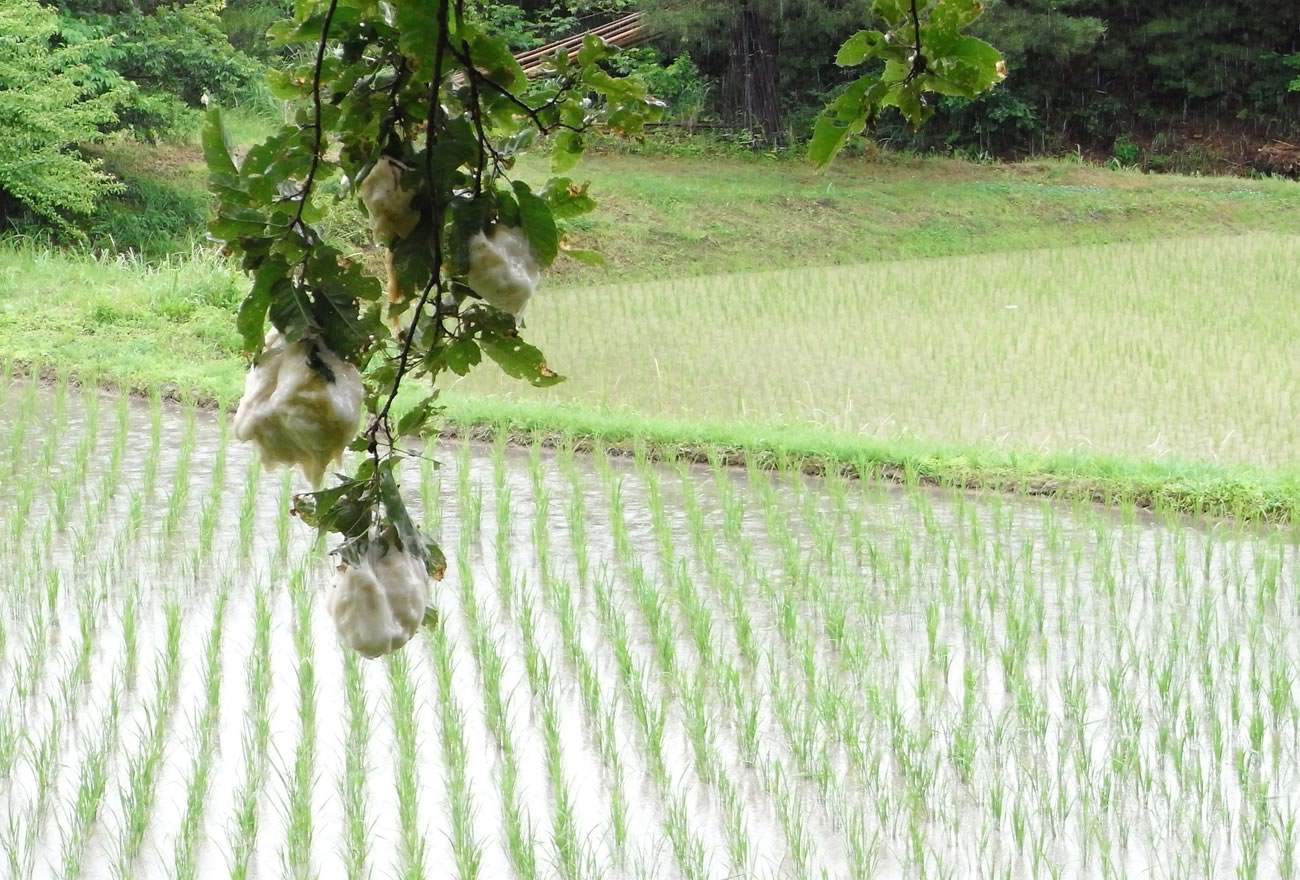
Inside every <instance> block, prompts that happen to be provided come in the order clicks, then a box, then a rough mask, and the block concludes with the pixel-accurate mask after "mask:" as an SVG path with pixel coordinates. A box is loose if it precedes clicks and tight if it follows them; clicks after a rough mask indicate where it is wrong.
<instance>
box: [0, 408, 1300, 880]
mask: <svg viewBox="0 0 1300 880" xmlns="http://www.w3.org/2000/svg"><path fill="white" fill-rule="evenodd" d="M228 440H229V437H228V432H227V430H226V428H225V426H224V424H223V422H222V421H221V420H220V419H219V418H218V417H216V416H213V415H211V414H208V413H203V412H196V411H194V410H186V409H183V408H173V407H164V406H162V405H161V404H159V403H157V402H155V403H154V404H153V405H149V404H141V403H138V402H134V401H129V400H126V399H123V398H116V397H109V396H101V395H98V394H94V393H83V392H81V391H79V390H76V389H69V388H67V387H66V386H65V387H56V388H53V389H48V388H41V387H38V386H36V385H33V384H29V383H19V384H15V385H12V386H9V387H7V388H5V389H3V400H2V402H0V487H3V491H0V570H2V571H3V572H4V577H3V580H2V581H0V876H3V877H10V878H29V877H30V878H48V877H61V878H77V877H82V878H155V877H157V878H164V877H165V878H172V877H176V878H208V877H241V878H272V877H274V878H280V877H289V878H366V877H374V878H423V877H438V878H443V877H447V878H452V877H455V878H460V880H468V878H472V877H478V878H484V880H495V878H511V877H518V878H522V880H531V878H534V877H537V878H592V880H597V878H623V877H626V878H665V880H667V878H688V880H694V878H712V880H723V878H749V877H755V878H823V877H826V878H870V877H906V878H912V877H916V878H922V877H925V878H930V877H952V878H967V877H971V878H974V877H981V878H983V877H987V878H1004V877H1005V878H1062V877H1139V876H1142V877H1171V878H1175V877H1176V878H1181V877H1290V876H1294V875H1295V873H1296V859H1297V853H1296V844H1297V837H1296V833H1297V829H1296V819H1297V811H1298V810H1300V788H1298V785H1300V778H1298V777H1300V773H1298V772H1297V771H1298V770H1300V759H1298V756H1297V747H1298V746H1300V703H1298V702H1297V683H1296V673H1297V668H1298V666H1297V663H1298V661H1300V658H1298V656H1297V655H1298V653H1300V638H1297V635H1296V632H1297V620H1298V612H1300V579H1298V577H1297V574H1298V573H1300V552H1298V551H1297V543H1296V537H1295V534H1294V533H1293V532H1291V531H1268V532H1263V531H1255V530H1246V529H1244V528H1240V527H1237V526H1234V525H1231V524H1222V523H1203V522H1189V521H1180V520H1168V521H1166V520H1157V519H1154V518H1152V517H1150V516H1148V515H1146V514H1143V513H1139V512H1134V511H1128V512H1124V511H1118V512H1116V511H1106V510H1102V509H1099V508H1095V507H1091V506H1087V505H1073V506H1069V505H1066V506H1060V505H1053V504H1050V503H1047V502H1033V501H1025V500H1020V499H1013V498H1010V497H1002V496H975V495H969V494H963V493H959V492H955V491H944V490H933V491H932V490H923V489H920V488H908V487H901V488H900V487H893V486H889V485H885V484H882V483H876V482H871V481H867V482H856V481H846V480H842V479H835V478H829V479H824V480H813V479H808V478H804V477H802V476H798V475H797V474H794V473H792V472H774V473H763V472H748V473H747V472H745V471H738V470H734V469H728V468H725V467H722V466H721V465H717V466H712V467H710V466H701V465H689V464H671V463H670V464H655V463H652V462H650V461H648V460H647V459H646V458H645V457H644V456H633V457H627V458H614V457H608V456H605V455H603V454H600V453H597V454H595V455H586V454H581V453H575V452H574V451H573V450H572V449H566V448H563V447H561V448H559V449H555V450H551V449H543V448H541V447H540V446H534V447H531V448H515V447H507V446H505V445H504V444H495V445H492V444H489V445H481V444H473V443H460V442H447V443H441V444H437V445H432V446H430V447H429V449H428V450H425V451H421V453H420V456H421V457H413V458H412V460H411V462H410V466H409V468H408V470H407V479H406V483H407V491H408V494H409V495H410V497H411V498H412V499H413V500H414V499H417V498H418V500H419V505H418V507H419V509H420V515H421V516H422V518H423V520H424V524H425V527H426V528H428V529H429V530H430V531H431V532H433V533H434V534H437V535H439V536H440V537H441V541H442V543H443V546H444V548H445V549H446V551H447V555H448V559H449V569H448V574H447V577H446V579H445V580H444V581H443V582H442V583H441V584H439V585H438V587H437V590H436V593H435V602H436V604H437V606H438V608H439V610H440V612H441V615H442V625H441V626H440V627H439V628H438V629H436V630H433V631H429V632H425V633H423V634H422V635H421V636H419V637H418V638H417V640H416V641H414V642H412V643H411V644H410V645H409V646H408V647H407V648H406V649H405V650H404V651H402V652H400V653H399V654H397V655H395V656H393V657H391V658H388V659H386V660H383V661H373V662H372V661H365V660H361V659H359V658H357V657H356V656H355V655H353V654H350V653H346V652H344V651H342V650H341V649H340V648H339V647H338V645H337V643H336V641H335V638H334V633H333V627H332V623H331V621H330V619H329V617H328V615H327V614H326V612H325V598H326V594H327V590H329V589H330V584H331V576H332V572H333V567H332V565H331V563H330V560H329V557H328V555H327V552H326V550H327V548H324V547H322V546H321V545H320V544H318V543H316V542H315V541H314V536H313V535H312V534H311V533H310V532H309V531H308V530H307V529H306V528H304V527H303V526H302V525H301V524H299V523H298V522H296V521H295V520H293V519H292V518H291V517H290V516H289V514H288V510H289V507H290V501H291V497H292V493H293V492H294V491H298V490H301V489H302V488H303V487H302V486H300V485H299V484H297V483H296V482H295V479H296V478H294V479H290V478H288V477H285V476H284V475H282V474H263V473H262V472H261V471H260V470H259V468H258V467H257V465H256V463H255V461H253V460H252V458H251V457H250V455H249V453H248V452H247V451H246V450H245V449H244V448H242V447H240V446H238V445H236V444H233V443H229V442H228ZM426 453H427V455H426ZM428 456H436V457H437V458H439V459H440V460H441V461H442V466H441V467H440V468H437V467H435V466H434V465H433V463H432V461H431V459H430V458H429V457H428Z"/></svg>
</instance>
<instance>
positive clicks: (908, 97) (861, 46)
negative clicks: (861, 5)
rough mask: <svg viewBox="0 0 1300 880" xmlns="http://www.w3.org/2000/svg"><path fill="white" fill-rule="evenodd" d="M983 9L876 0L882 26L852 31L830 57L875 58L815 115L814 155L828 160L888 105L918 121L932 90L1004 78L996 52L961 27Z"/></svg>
mask: <svg viewBox="0 0 1300 880" xmlns="http://www.w3.org/2000/svg"><path fill="white" fill-rule="evenodd" d="M983 11H984V6H983V4H982V3H981V2H980V0H910V2H909V0H876V2H875V3H874V4H872V13H873V14H874V15H875V17H876V18H878V19H879V20H881V21H882V22H884V24H885V27H886V30H883V31H880V30H874V29H867V30H861V31H858V32H857V33H856V34H854V35H853V36H851V37H850V38H849V39H848V40H847V41H846V42H845V43H844V45H843V46H841V47H840V51H839V53H838V54H837V55H836V56H835V62H836V64H839V65H840V66H841V67H857V66H858V65H861V64H863V63H866V62H874V63H872V64H871V68H870V70H869V72H868V73H866V74H864V75H862V76H860V77H858V78H857V79H856V80H854V81H853V82H852V83H850V84H849V86H848V87H847V88H846V89H844V91H843V92H842V93H841V94H840V95H839V96H838V97H837V98H836V99H835V100H834V101H832V102H831V103H830V105H829V106H827V108H826V110H825V111H824V112H823V113H822V114H821V116H819V117H818V118H817V127H816V128H815V129H814V130H813V136H812V141H811V144H810V147H809V150H810V153H811V156H812V159H813V161H814V162H816V163H818V164H819V165H825V164H826V163H828V162H830V161H831V159H833V158H834V157H835V155H836V154H837V153H838V152H839V151H840V150H841V149H843V147H844V144H845V142H846V141H847V140H848V138H850V137H852V136H853V135H855V134H857V133H859V132H861V131H862V130H863V129H864V128H867V127H870V126H872V125H873V124H875V122H876V120H877V119H878V118H879V116H880V113H881V112H882V111H883V110H885V109H887V108H892V109H894V110H896V111H897V112H898V113H899V115H900V116H902V117H903V119H905V120H906V121H907V122H908V124H909V125H911V126H912V127H913V128H920V127H921V126H922V125H923V124H924V123H925V122H927V121H928V120H929V119H930V117H932V116H933V115H934V104H933V99H932V96H934V95H947V96H949V97H958V98H966V99H971V98H976V97H978V96H980V95H981V94H983V93H984V92H987V91H988V90H989V89H990V88H992V87H993V86H994V85H995V84H997V83H999V82H1001V81H1002V80H1003V79H1005V78H1006V75H1007V68H1006V62H1004V61H1003V60H1002V55H1001V53H999V52H998V50H997V49H994V48H993V47H992V46H991V45H989V44H988V43H986V42H984V41H983V40H981V39H979V38H978V37H972V36H970V35H968V34H965V33H963V30H964V29H965V28H966V27H968V26H969V25H970V24H971V23H972V22H974V21H975V20H976V19H978V18H979V16H980V14H981V13H982V12H983ZM878 63H883V65H884V66H883V68H879V69H878Z"/></svg>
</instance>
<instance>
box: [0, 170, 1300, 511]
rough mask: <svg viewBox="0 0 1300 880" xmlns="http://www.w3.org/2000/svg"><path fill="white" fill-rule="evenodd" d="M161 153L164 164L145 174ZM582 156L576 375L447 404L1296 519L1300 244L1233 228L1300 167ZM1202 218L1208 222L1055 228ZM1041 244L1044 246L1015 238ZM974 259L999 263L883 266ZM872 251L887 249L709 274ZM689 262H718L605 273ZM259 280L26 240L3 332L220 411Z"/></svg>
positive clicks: (817, 459)
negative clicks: (1208, 171)
mask: <svg viewBox="0 0 1300 880" xmlns="http://www.w3.org/2000/svg"><path fill="white" fill-rule="evenodd" d="M185 155H187V154H186V152H185V150H183V149H181V148H173V149H172V150H171V151H170V152H164V153H159V154H156V155H155V156H153V157H151V158H141V157H139V156H136V157H135V158H134V159H133V161H136V162H137V166H136V168H137V174H138V175H139V176H140V177H141V178H142V179H149V178H150V175H151V174H152V175H153V177H152V179H154V180H156V181H164V182H165V183H166V185H167V186H170V187H171V188H172V189H174V190H175V191H177V192H183V191H189V192H191V193H192V192H193V190H194V187H195V185H196V181H201V171H200V170H198V169H197V168H196V167H195V166H194V165H193V157H192V155H190V158H189V159H185V158H184V157H185ZM160 161H161V162H165V163H166V166H167V168H168V169H169V170H168V171H167V173H166V174H159V173H157V172H156V171H155V170H151V169H149V168H147V167H144V166H145V165H147V164H148V163H149V162H153V163H155V164H156V163H158V162H160ZM168 175H170V176H168ZM584 176H585V177H588V178H590V179H591V180H592V183H593V190H594V191H596V192H598V193H599V194H600V197H601V200H602V210H601V212H600V213H599V214H597V215H596V216H595V218H593V219H592V220H591V221H590V223H589V225H588V226H587V227H586V228H584V229H582V230H580V231H579V235H582V236H590V237H591V238H592V239H593V240H597V241H599V242H600V244H601V247H602V249H603V250H604V251H605V253H606V255H607V258H608V261H609V265H608V266H606V267H605V268H602V269H586V268H580V267H573V266H569V267H565V268H563V269H562V270H561V271H560V272H559V273H557V274H558V277H557V278H554V279H552V282H551V285H550V288H551V289H549V290H548V291H547V296H546V299H545V300H539V302H538V303H537V305H536V307H535V309H534V311H533V313H532V314H531V315H530V321H531V322H532V324H533V326H531V327H530V328H529V329H530V333H531V334H532V335H533V336H534V337H535V338H537V339H538V340H539V341H541V342H542V343H543V344H544V347H545V349H546V350H547V352H548V355H549V356H550V357H551V359H552V362H553V363H554V364H555V365H556V366H557V367H558V368H560V369H561V370H563V371H564V372H566V373H568V374H570V375H571V376H572V377H573V381H572V382H571V383H569V384H568V386H567V388H564V387H563V386H562V389H563V390H557V391H556V392H553V393H551V394H549V395H539V394H535V393H531V392H528V391H522V392H521V391H519V390H518V389H507V388H506V387H505V386H504V385H503V384H501V383H496V382H494V381H492V379H491V378H490V377H489V378H485V379H479V380H476V381H475V382H474V383H472V385H469V386H465V387H463V388H461V389H457V390H456V391H454V392H453V393H452V394H451V395H449V396H448V405H449V409H448V416H449V420H450V421H451V422H452V423H455V424H457V425H462V426H463V425H467V424H473V425H482V424H487V425H495V426H504V427H507V428H510V429H513V430H522V431H530V432H533V431H541V432H558V433H565V434H579V435H589V436H593V437H599V438H601V439H602V440H603V441H605V442H612V443H632V442H636V441H643V442H646V443H648V444H650V445H652V446H655V447H658V448H662V449H664V450H665V451H669V450H682V449H686V448H698V447H712V448H721V449H723V450H725V451H726V452H725V454H726V455H728V456H730V455H737V456H739V455H744V454H756V455H760V456H778V457H780V456H792V455H793V456H799V457H803V458H805V459H807V460H808V462H809V467H810V468H812V469H816V468H817V467H821V466H824V465H825V464H828V463H829V464H834V465H849V466H851V467H854V468H858V469H875V470H882V471H885V472H888V473H890V474H893V475H903V476H907V477H911V478H916V479H920V480H933V481H939V482H949V483H956V484H962V485H976V486H996V487H1011V488H1019V489H1026V490H1030V491H1041V492H1053V493H1058V494H1065V495H1070V496H1076V497H1077V496H1085V497H1096V498H1108V499H1111V500H1121V501H1127V502H1131V503H1134V504H1138V505H1143V506H1147V505H1154V506H1160V507H1171V508H1174V509H1179V510H1203V511H1209V512H1214V513H1227V514H1234V515H1238V516H1245V517H1255V518H1269V519H1293V518H1297V512H1300V474H1298V473H1297V472H1296V469H1295V467H1294V465H1293V464H1291V462H1290V461H1289V460H1288V455H1289V454H1290V450H1294V449H1296V448H1297V443H1296V425H1297V419H1296V415H1297V412H1296V407H1297V405H1298V404H1297V401H1298V400H1300V390H1298V389H1297V387H1296V382H1297V379H1296V377H1297V376H1300V364H1298V363H1296V359H1297V357H1300V355H1297V353H1296V350H1295V347H1294V346H1293V345H1291V344H1290V343H1289V341H1288V340H1292V339H1294V338H1296V336H1297V335H1298V334H1300V328H1297V327H1296V326H1295V325H1296V321H1297V319H1296V317H1295V312H1294V310H1293V309H1289V308H1288V306H1287V302H1288V301H1289V300H1288V297H1289V296H1290V295H1291V294H1292V292H1293V291H1294V290H1295V287H1296V282H1297V280H1300V271H1298V270H1297V269H1296V268H1295V267H1296V266H1297V265H1300V261H1297V260H1296V255H1297V249H1298V248H1300V244H1297V240H1296V239H1294V238H1286V237H1282V236H1262V237H1261V236H1256V237H1245V238H1239V237H1225V236H1228V235H1230V234H1232V233H1244V232H1271V231H1286V230H1289V229H1290V228H1291V224H1292V223H1293V221H1294V218H1295V217H1296V216H1300V187H1297V186H1296V185H1294V184H1289V183H1284V182H1275V181H1244V180H1238V179H1222V180H1210V179H1199V178H1177V177H1144V176H1139V175H1133V174H1128V173H1112V172H1106V171H1102V170H1099V169H1096V168H1088V167H1083V166H1077V165H1070V164H1063V163H1036V164H1032V165H1020V166H986V165H972V164H968V163H959V162H946V161H940V160H924V161H918V160H904V159H893V160H889V161H887V162H883V163H879V164H873V163H853V162H850V163H845V164H843V165H841V166H839V167H838V168H837V169H835V170H834V171H833V172H832V173H831V174H830V175H829V176H827V177H819V176H816V175H813V174H812V173H810V172H808V171H807V170H805V169H803V168H802V167H796V166H791V165H789V164H777V163H773V162H770V161H740V160H710V161H708V162H705V163H701V162H692V161H689V160H676V159H667V158H637V157H629V156H621V155H619V156H613V155H611V156H597V157H594V158H593V159H592V161H590V162H589V163H588V164H587V165H586V166H584ZM146 208H147V206H146ZM146 213H147V212H146ZM349 220H350V217H349V214H348V212H347V211H346V210H341V211H340V212H338V214H337V216H336V218H335V222H336V223H338V224H340V225H345V224H347V223H348V222H349ZM1192 235H1197V236H1206V237H1218V238H1217V240H1211V239H1210V238H1205V239H1202V240H1200V241H1193V242H1190V243H1189V242H1182V243H1169V244H1167V245H1166V244H1158V245H1147V246H1122V247H1107V248H1085V249H1082V250H1055V249H1057V248H1063V247H1066V246H1071V245H1080V244H1102V243H1106V244H1109V243H1115V242H1132V241H1152V240H1155V239H1160V238H1166V237H1169V236H1178V237H1186V236H1192ZM1026 248H1040V249H1053V250H1046V251H1041V252H1038V253H1016V251H1023V250H1024V249H1026ZM990 253H992V255H987V254H990ZM998 253H1001V254H1002V255H1000V256H999V255H997V254H998ZM961 254H986V256H979V257H969V258H946V259H939V260H908V261H901V262H887V261H891V260H893V261H898V260H903V259H904V258H920V257H935V256H943V255H961ZM868 262H876V263H878V265H877V266H876V267H875V271H871V272H868V271H865V270H864V267H863V266H861V265H857V266H853V267H848V266H846V267H845V268H839V269H828V268H818V269H815V270H810V271H790V272H786V273H782V274H776V275H734V274H733V275H732V277H728V278H720V277H717V276H719V275H722V274H724V273H744V272H750V271H753V270H758V269H771V268H784V269H797V268H798V267H812V266H819V267H826V266H828V265H829V264H835V263H842V264H864V263H868ZM692 275H695V276H709V277H706V278H704V279H702V280H695V281H689V282H683V281H678V282H662V281H660V282H655V283H651V284H637V285H632V286H615V285H616V284H617V283H620V282H633V281H649V280H652V279H664V278H681V277H684V276H692ZM243 289H244V285H243V281H242V280H241V279H240V278H239V277H238V276H237V275H235V274H233V273H231V272H230V271H229V269H228V268H227V267H226V266H224V265H222V264H221V263H220V262H219V261H218V260H216V259H214V258H212V257H211V256H208V255H202V254H200V255H198V256H185V257H179V258H175V257H174V258H171V259H170V260H168V261H165V262H161V263H159V262H155V263H154V264H152V265H146V264H145V263H143V262H142V261H138V260H128V259H124V258H119V259H98V260H95V259H90V258H87V257H85V256H84V255H78V254H72V253H66V252H63V253H51V252H48V251H47V250H46V249H44V248H41V247H39V246H32V245H28V246H19V245H10V246H8V247H5V248H4V249H3V250H0V350H2V351H4V352H5V353H6V354H7V355H8V357H10V358H12V359H14V360H16V361H18V362H20V363H22V364H25V365H29V366H38V367H42V368H48V367H53V368H55V369H58V370H63V371H69V372H72V373H74V374H77V375H80V376H94V377H97V378H98V379H99V380H101V381H105V382H109V383H113V384H118V385H124V386H128V387H132V388H136V389H149V388H155V387H159V386H165V387H168V388H170V389H172V390H174V391H175V392H176V393H178V394H181V395H184V396H197V397H204V398H209V399H212V400H215V401H218V402H221V403H223V404H229V403H231V402H233V400H234V399H236V398H237V396H238V393H239V389H240V385H241V381H242V372H243V366H242V363H241V361H240V358H239V355H238V351H237V340H236V339H235V337H234V333H233V328H232V323H231V312H232V309H233V308H234V306H235V304H236V303H237V302H238V300H239V298H240V296H241V295H242V293H243ZM1008 306H1012V307H1014V308H1007V307H1008ZM487 369H488V370H490V369H491V368H490V367H489V368H487ZM467 389H468V390H471V391H473V392H474V393H473V394H466V393H463V392H464V391H465V390H467ZM502 393H509V394H510V395H511V397H510V399H504V400H503V399H500V398H499V397H490V396H485V395H495V394H502ZM1188 462H1201V463H1188Z"/></svg>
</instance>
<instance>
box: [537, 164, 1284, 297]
mask: <svg viewBox="0 0 1300 880" xmlns="http://www.w3.org/2000/svg"><path fill="white" fill-rule="evenodd" d="M523 167H524V169H525V173H526V174H527V175H528V176H529V177H530V178H540V177H543V176H544V174H545V168H544V167H542V166H540V165H532V164H528V163H525V164H524V166H523ZM574 176H575V178H577V179H584V180H590V181H591V190H592V193H593V194H594V195H595V196H596V198H597V200H598V201H599V202H600V205H601V207H600V209H599V210H598V211H597V212H596V213H595V214H593V215H591V217H590V218H588V219H587V220H586V221H585V223H584V226H583V228H582V229H581V230H580V231H579V233H578V238H579V240H580V241H581V242H582V243H583V244H587V245H591V246H595V247H598V248H599V249H600V250H601V251H602V252H603V253H604V254H605V256H606V259H607V261H608V266H607V267H606V268H605V269H604V270H600V271H598V272H593V271H592V270H587V269H572V268H569V269H566V270H565V272H566V273H567V274H568V275H571V276H572V277H573V278H574V279H582V280H587V279H590V280H593V281H604V280H607V279H618V280H643V279H649V278H671V277H680V276H683V275H690V274H705V275H712V274H723V273H732V272H748V271H761V270H770V269H786V268H796V267H804V266H825V265H852V264H860V263H865V262H874V261H879V260H894V259H903V258H910V257H933V256H953V255H963V254H987V253H993V252H1002V251H1018V250H1026V249H1031V248H1049V247H1060V246H1063V245H1079V244H1106V243H1112V242H1119V241H1148V240H1152V239H1158V238H1167V237H1170V236H1174V235H1176V236H1194V235H1202V234H1219V233H1224V232H1245V231H1251V230H1257V231H1279V232H1292V231H1294V230H1295V218H1296V216H1297V212H1300V186H1297V185H1296V184H1295V183H1292V182H1289V181H1280V180H1243V179H1240V178H1200V177H1184V176H1177V175H1168V176H1154V175H1142V174H1137V173H1132V172H1114V171H1108V170H1105V169H1100V168H1096V167H1092V166H1087V165H1081V164H1077V163H1070V162H1064V161H1057V160H1053V161H1041V162H1027V163H1020V164H977V163H971V162H963V161H959V160H954V159H939V158H926V159H921V158H911V157H904V156H892V157H890V156H886V157H884V158H882V159H878V160H871V161H868V160H857V161H846V162H842V163H839V164H837V165H836V166H834V167H833V168H832V169H831V171H830V172H829V173H828V174H825V175H823V174H818V173H816V172H815V171H813V170H812V169H811V168H809V167H807V166H806V165H804V164H803V163H797V162H788V161H784V162H783V161H777V160H766V161H765V160H759V159H755V160H753V161H743V160H727V159H716V160H710V161H707V162H701V161H698V160H686V159H672V158H641V157H636V156H627V155H606V156H601V155H596V156H592V157H590V158H589V159H588V160H587V161H585V162H584V163H583V164H582V165H580V166H579V168H578V169H577V172H576V173H575V175H574Z"/></svg>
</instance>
